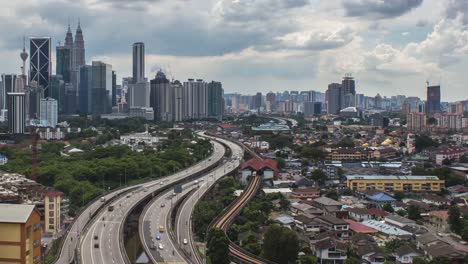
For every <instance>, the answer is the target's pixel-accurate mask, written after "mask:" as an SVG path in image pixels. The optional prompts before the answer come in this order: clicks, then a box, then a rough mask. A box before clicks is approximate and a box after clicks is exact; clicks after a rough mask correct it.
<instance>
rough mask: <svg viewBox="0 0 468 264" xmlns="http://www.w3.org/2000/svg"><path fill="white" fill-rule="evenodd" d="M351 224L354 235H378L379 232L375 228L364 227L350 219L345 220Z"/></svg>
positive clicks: (350, 227)
mask: <svg viewBox="0 0 468 264" xmlns="http://www.w3.org/2000/svg"><path fill="white" fill-rule="evenodd" d="M344 221H346V222H347V223H348V224H349V229H350V230H351V231H353V233H357V234H376V233H378V231H377V230H375V229H374V228H371V227H368V226H366V225H363V224H361V223H359V222H356V221H353V220H350V219H344Z"/></svg>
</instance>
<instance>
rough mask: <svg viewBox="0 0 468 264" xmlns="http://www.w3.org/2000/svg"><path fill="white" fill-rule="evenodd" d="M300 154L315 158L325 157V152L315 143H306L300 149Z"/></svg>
mask: <svg viewBox="0 0 468 264" xmlns="http://www.w3.org/2000/svg"><path fill="white" fill-rule="evenodd" d="M319 142H320V141H319ZM299 153H300V156H301V157H304V158H309V159H313V160H321V159H324V158H325V152H323V150H321V149H319V148H318V147H316V146H313V145H304V146H302V148H301V150H300V152H299Z"/></svg>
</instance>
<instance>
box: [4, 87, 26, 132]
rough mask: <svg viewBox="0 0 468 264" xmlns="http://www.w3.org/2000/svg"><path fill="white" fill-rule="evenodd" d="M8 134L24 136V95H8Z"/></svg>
mask: <svg viewBox="0 0 468 264" xmlns="http://www.w3.org/2000/svg"><path fill="white" fill-rule="evenodd" d="M7 96H8V101H9V104H8V132H9V133H10V134H24V132H25V124H26V104H25V98H26V94H25V93H18V92H16V93H8V94H7Z"/></svg>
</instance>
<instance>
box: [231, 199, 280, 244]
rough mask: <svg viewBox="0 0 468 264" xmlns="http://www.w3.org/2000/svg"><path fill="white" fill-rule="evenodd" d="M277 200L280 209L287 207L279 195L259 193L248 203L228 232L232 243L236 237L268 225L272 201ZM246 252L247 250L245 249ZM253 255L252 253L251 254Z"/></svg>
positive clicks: (258, 230)
mask: <svg viewBox="0 0 468 264" xmlns="http://www.w3.org/2000/svg"><path fill="white" fill-rule="evenodd" d="M274 200H279V204H280V207H281V206H282V207H283V208H285V207H288V206H289V204H288V203H287V202H288V201H283V202H281V201H282V200H285V199H284V197H283V195H282V194H280V193H271V194H263V193H259V194H258V195H257V196H256V197H255V198H254V199H253V200H252V201H250V202H249V203H248V204H247V206H246V207H244V209H242V212H241V213H240V215H239V216H238V217H237V218H236V220H235V221H234V223H233V225H232V226H231V227H230V228H229V230H228V235H229V238H230V239H231V240H232V241H237V240H238V235H239V234H241V233H244V232H248V231H253V232H260V227H262V226H265V225H267V224H268V217H269V216H270V213H271V212H272V211H273V209H274V206H273V203H272V201H274ZM247 250H248V249H247ZM252 253H253V252H252Z"/></svg>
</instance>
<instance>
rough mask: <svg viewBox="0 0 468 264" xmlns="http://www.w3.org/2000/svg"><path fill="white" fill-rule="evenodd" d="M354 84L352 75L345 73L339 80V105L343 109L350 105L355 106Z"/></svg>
mask: <svg viewBox="0 0 468 264" xmlns="http://www.w3.org/2000/svg"><path fill="white" fill-rule="evenodd" d="M355 96H356V86H355V81H354V79H353V77H351V76H350V75H346V76H345V77H343V80H342V81H341V95H340V97H341V99H340V107H341V109H344V108H346V107H350V106H356V102H355V101H356V99H355Z"/></svg>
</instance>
